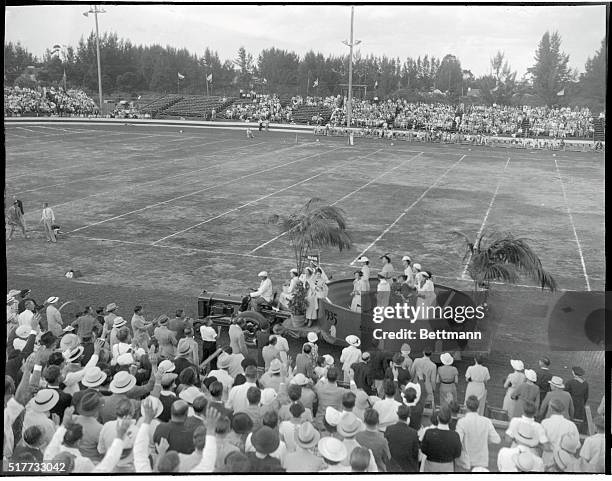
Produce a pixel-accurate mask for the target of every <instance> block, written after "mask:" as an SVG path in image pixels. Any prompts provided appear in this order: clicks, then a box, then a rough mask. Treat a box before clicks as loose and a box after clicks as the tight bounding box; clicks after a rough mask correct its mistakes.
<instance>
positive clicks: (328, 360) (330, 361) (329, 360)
mask: <svg viewBox="0 0 612 481" xmlns="http://www.w3.org/2000/svg"><path fill="white" fill-rule="evenodd" d="M323 359H325V365H326V366H333V365H334V356H332V355H331V354H325V355H324V356H323Z"/></svg>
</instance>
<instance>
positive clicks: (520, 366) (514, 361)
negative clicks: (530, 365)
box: [510, 359, 525, 371]
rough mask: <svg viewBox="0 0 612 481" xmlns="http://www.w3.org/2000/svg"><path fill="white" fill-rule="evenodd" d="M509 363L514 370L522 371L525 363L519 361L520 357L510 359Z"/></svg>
mask: <svg viewBox="0 0 612 481" xmlns="http://www.w3.org/2000/svg"><path fill="white" fill-rule="evenodd" d="M510 365H511V366H512V369H514V370H515V371H522V370H523V369H525V365H524V364H523V361H521V360H520V359H511V360H510Z"/></svg>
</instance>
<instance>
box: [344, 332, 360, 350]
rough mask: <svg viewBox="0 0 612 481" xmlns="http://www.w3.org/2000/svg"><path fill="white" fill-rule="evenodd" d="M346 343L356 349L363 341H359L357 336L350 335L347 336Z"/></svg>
mask: <svg viewBox="0 0 612 481" xmlns="http://www.w3.org/2000/svg"><path fill="white" fill-rule="evenodd" d="M345 341H346V342H347V343H349V344H350V345H351V346H355V347H359V346H361V339H359V338H358V337H357V336H356V335H355V334H350V335H348V336H346V339H345Z"/></svg>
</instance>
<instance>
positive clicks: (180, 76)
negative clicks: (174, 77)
mask: <svg viewBox="0 0 612 481" xmlns="http://www.w3.org/2000/svg"><path fill="white" fill-rule="evenodd" d="M177 73H178V79H179V80H183V79H184V78H185V76H184V75H183V74H181V72H177Z"/></svg>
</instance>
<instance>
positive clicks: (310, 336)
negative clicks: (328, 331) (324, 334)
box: [306, 332, 319, 342]
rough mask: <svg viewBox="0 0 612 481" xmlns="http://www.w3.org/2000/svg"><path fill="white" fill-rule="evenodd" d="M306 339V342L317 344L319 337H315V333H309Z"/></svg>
mask: <svg viewBox="0 0 612 481" xmlns="http://www.w3.org/2000/svg"><path fill="white" fill-rule="evenodd" d="M306 338H307V339H308V342H317V341H318V340H319V336H317V333H316V332H309V333H308V336H306Z"/></svg>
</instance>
